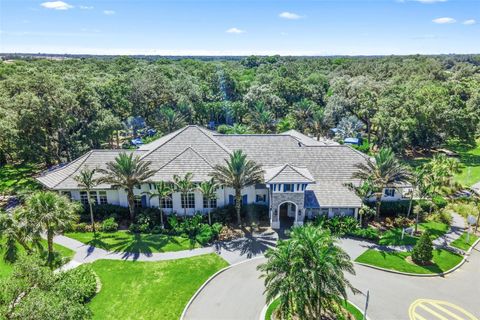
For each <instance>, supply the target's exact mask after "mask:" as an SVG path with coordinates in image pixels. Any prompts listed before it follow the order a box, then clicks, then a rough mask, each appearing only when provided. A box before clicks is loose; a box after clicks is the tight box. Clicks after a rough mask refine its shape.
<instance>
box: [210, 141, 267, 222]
mask: <svg viewBox="0 0 480 320" xmlns="http://www.w3.org/2000/svg"><path fill="white" fill-rule="evenodd" d="M263 174H264V171H263V170H262V168H261V166H260V165H258V164H256V163H255V162H254V161H252V160H247V155H246V154H244V153H243V151H242V150H235V151H234V152H233V154H231V155H230V159H228V160H227V159H225V164H224V165H219V164H218V165H216V166H215V167H214V172H213V173H212V174H211V175H212V177H213V178H214V179H215V181H218V183H219V184H220V185H222V186H225V187H231V188H233V189H234V190H235V209H236V212H237V223H238V225H241V224H242V218H241V216H240V210H241V205H242V189H243V188H246V187H248V186H251V185H254V184H256V183H261V182H262V181H263Z"/></svg>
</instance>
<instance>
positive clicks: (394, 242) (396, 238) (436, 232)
mask: <svg viewBox="0 0 480 320" xmlns="http://www.w3.org/2000/svg"><path fill="white" fill-rule="evenodd" d="M413 228H414V226H413ZM448 228H449V226H448V225H447V224H445V223H441V222H435V221H428V222H422V223H419V224H418V229H419V230H422V231H425V230H428V232H429V233H430V238H431V239H432V240H434V239H437V238H438V237H441V236H443V235H444V234H445V233H447V231H448ZM418 239H419V238H418V237H412V236H410V235H409V234H404V237H403V240H402V228H396V229H391V230H388V231H386V232H385V233H384V234H383V235H382V236H381V238H380V240H379V241H378V244H380V245H385V246H388V245H391V246H400V245H415V244H416V243H417V241H418Z"/></svg>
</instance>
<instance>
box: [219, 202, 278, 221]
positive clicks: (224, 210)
mask: <svg viewBox="0 0 480 320" xmlns="http://www.w3.org/2000/svg"><path fill="white" fill-rule="evenodd" d="M211 216H212V221H214V222H220V223H223V224H225V223H236V222H237V212H236V211H235V206H233V205H227V206H224V207H221V208H216V209H214V210H212V212H211ZM240 216H241V217H242V220H243V222H246V223H253V222H257V221H268V219H269V218H268V206H266V205H263V204H256V203H252V204H247V205H242V208H241V211H240Z"/></svg>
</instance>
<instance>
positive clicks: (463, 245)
mask: <svg viewBox="0 0 480 320" xmlns="http://www.w3.org/2000/svg"><path fill="white" fill-rule="evenodd" d="M477 240H478V236H476V235H474V234H473V233H470V239H469V241H468V242H467V233H466V232H464V233H462V235H461V236H460V238H458V239H457V240H455V241H453V242H452V243H450V245H451V246H452V247H455V248H458V249H461V250H463V251H467V250H468V249H470V247H471V246H472V245H473V244H474V243H475V241H477Z"/></svg>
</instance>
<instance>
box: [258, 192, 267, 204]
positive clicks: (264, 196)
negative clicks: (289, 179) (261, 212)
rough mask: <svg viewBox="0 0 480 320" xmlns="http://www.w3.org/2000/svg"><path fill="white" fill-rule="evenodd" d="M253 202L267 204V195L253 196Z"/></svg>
mask: <svg viewBox="0 0 480 320" xmlns="http://www.w3.org/2000/svg"><path fill="white" fill-rule="evenodd" d="M255 202H262V203H265V202H267V195H266V194H257V195H256V196H255Z"/></svg>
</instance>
